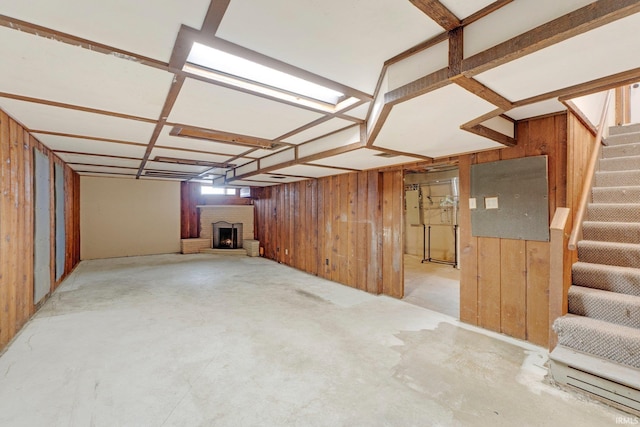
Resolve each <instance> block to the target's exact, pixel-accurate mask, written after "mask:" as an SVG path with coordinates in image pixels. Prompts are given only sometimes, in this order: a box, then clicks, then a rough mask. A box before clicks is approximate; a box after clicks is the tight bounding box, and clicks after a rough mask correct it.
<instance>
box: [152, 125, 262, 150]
mask: <svg viewBox="0 0 640 427" xmlns="http://www.w3.org/2000/svg"><path fill="white" fill-rule="evenodd" d="M171 129H172V127H171V126H165V127H164V129H163V130H162V133H161V134H160V136H159V137H158V141H156V145H155V146H156V147H163V148H184V149H187V150H196V151H204V152H208V153H216V154H229V155H238V154H242V153H246V152H247V151H249V150H250V149H251V148H250V147H243V146H240V145H234V144H223V143H220V142H214V141H206V140H202V139H194V138H184V137H178V136H171V135H170V132H171Z"/></svg>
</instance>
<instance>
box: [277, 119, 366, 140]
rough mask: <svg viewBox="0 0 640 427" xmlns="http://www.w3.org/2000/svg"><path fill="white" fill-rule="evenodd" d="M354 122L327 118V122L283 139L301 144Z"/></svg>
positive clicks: (351, 124)
mask: <svg viewBox="0 0 640 427" xmlns="http://www.w3.org/2000/svg"><path fill="white" fill-rule="evenodd" d="M354 124H355V123H353V122H352V121H349V120H344V119H340V118H333V119H331V120H327V121H326V122H322V123H320V124H319V125H316V126H314V127H312V128H309V129H307V130H304V131H302V132H300V133H297V134H295V135H293V136H291V137H289V138H287V139H284V140H283V141H284V142H288V143H290V144H301V143H303V142H306V141H310V140H312V139H315V138H318V137H321V136H324V135H326V134H328V133H331V132H334V131H336V130H338V129H342V128H346V127H347V126H353V125H354Z"/></svg>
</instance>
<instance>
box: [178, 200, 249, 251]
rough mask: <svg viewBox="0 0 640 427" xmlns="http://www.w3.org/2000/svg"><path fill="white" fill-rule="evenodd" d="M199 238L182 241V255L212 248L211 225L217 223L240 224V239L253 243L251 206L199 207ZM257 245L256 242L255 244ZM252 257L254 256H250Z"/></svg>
mask: <svg viewBox="0 0 640 427" xmlns="http://www.w3.org/2000/svg"><path fill="white" fill-rule="evenodd" d="M197 208H198V209H199V210H200V237H199V238H197V239H183V240H182V253H197V252H199V251H200V250H201V249H206V248H211V246H212V238H213V236H212V234H213V227H212V224H213V223H214V222H218V221H226V222H229V223H232V224H233V223H238V222H241V223H242V231H243V232H242V238H243V240H244V241H245V246H246V244H247V243H249V244H250V243H251V242H253V238H254V235H253V213H254V211H253V209H254V207H253V205H246V206H243V205H227V206H221V205H215V206H214V205H199V206H197ZM256 243H257V242H256ZM251 255H252V256H255V255H253V254H251Z"/></svg>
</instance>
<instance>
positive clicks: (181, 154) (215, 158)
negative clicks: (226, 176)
mask: <svg viewBox="0 0 640 427" xmlns="http://www.w3.org/2000/svg"><path fill="white" fill-rule="evenodd" d="M156 156H160V157H174V158H177V159H187V160H205V161H209V162H217V163H224V162H226V161H228V160H229V159H231V156H222V155H219V154H208V153H193V152H189V151H177V150H170V149H167V148H158V147H153V150H151V155H150V156H149V159H151V160H153V159H155V158H156Z"/></svg>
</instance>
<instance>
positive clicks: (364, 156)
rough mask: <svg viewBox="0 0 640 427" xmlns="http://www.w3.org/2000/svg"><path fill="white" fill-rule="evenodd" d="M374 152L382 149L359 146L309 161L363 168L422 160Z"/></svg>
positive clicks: (315, 163) (317, 163)
mask: <svg viewBox="0 0 640 427" xmlns="http://www.w3.org/2000/svg"><path fill="white" fill-rule="evenodd" d="M376 154H382V151H377V150H369V149H366V148H361V149H359V150H354V151H350V152H348V153H343V154H338V155H336V156H331V157H326V158H324V159H320V160H315V161H313V162H309V163H311V164H314V165H320V166H323V165H324V166H335V167H343V168H350V169H360V170H364V169H373V168H381V167H385V166H393V165H397V164H401V163H411V162H419V161H421V160H422V159H419V158H416V157H409V156H397V157H380V156H376Z"/></svg>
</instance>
